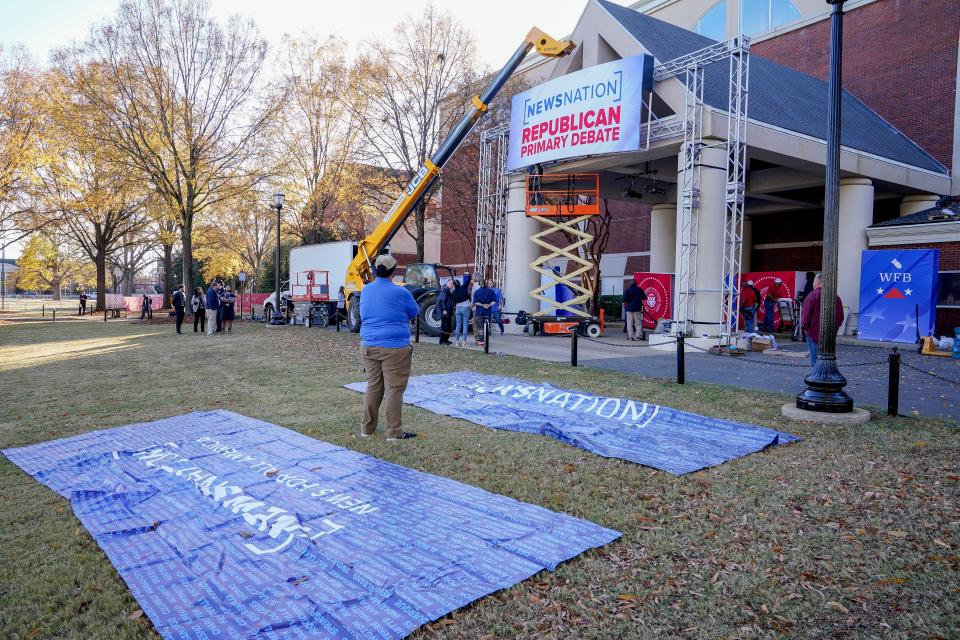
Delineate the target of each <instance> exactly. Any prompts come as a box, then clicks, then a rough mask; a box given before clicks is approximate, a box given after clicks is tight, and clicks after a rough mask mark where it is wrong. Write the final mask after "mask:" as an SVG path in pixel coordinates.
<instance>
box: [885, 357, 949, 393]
mask: <svg viewBox="0 0 960 640" xmlns="http://www.w3.org/2000/svg"><path fill="white" fill-rule="evenodd" d="M900 364H902V365H903V366H905V367H906V368H907V369H912V370H913V371H916V372H917V373H922V374H923V375H925V376H930V377H931V378H936V379H937V380H940V381H941V382H946V383H947V384H952V385H953V386H955V387H960V380H953V379H952V378H947V377H946V376H941V375H940V374H939V373H934V372H932V371H925V370H923V369H921V368H920V367H915V366H913V365H912V364H910V363H909V362H907V361H906V360H901V361H900Z"/></svg>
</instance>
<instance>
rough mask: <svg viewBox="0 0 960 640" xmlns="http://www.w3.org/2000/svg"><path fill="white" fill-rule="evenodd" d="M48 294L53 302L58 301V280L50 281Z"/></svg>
mask: <svg viewBox="0 0 960 640" xmlns="http://www.w3.org/2000/svg"><path fill="white" fill-rule="evenodd" d="M50 292H51V293H52V294H53V299H54V300H60V278H54V279H53V280H51V281H50Z"/></svg>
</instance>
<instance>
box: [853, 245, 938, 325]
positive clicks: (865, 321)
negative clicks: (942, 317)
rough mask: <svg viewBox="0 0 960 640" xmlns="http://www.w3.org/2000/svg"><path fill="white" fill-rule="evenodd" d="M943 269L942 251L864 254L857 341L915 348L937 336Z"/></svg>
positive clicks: (900, 250) (874, 251)
mask: <svg viewBox="0 0 960 640" xmlns="http://www.w3.org/2000/svg"><path fill="white" fill-rule="evenodd" d="M939 265H940V252H939V251H938V250H937V249H882V250H866V251H864V252H863V253H862V255H861V258H860V317H859V329H858V330H857V336H858V337H859V338H862V339H864V340H884V341H888V342H906V343H913V342H916V340H917V336H920V337H925V336H929V335H932V334H933V324H934V321H935V320H936V317H935V312H936V299H935V296H936V294H937V278H938V272H939V270H940V269H939Z"/></svg>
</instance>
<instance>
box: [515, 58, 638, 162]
mask: <svg viewBox="0 0 960 640" xmlns="http://www.w3.org/2000/svg"><path fill="white" fill-rule="evenodd" d="M652 88H653V57H652V56H649V55H640V56H633V57H630V58H624V59H622V60H614V61H613V62H607V63H605V64H601V65H597V66H595V67H589V68H587V69H584V70H582V71H576V72H574V73H571V74H568V75H565V76H561V77H559V78H556V79H554V80H550V81H549V82H544V83H543V84H541V85H539V86H536V87H534V88H533V89H530V90H529V91H524V92H523V93H520V94H517V95H515V96H514V97H513V103H512V105H511V109H510V147H509V151H508V155H507V168H508V169H510V170H513V169H519V168H521V167H527V166H530V165H532V164H537V163H540V162H546V161H548V160H560V159H562V158H570V157H573V156H585V155H592V154H598V153H614V152H617V151H636V150H637V149H639V148H640V117H641V115H642V113H643V96H644V95H645V94H647V93H649V92H650V91H651V90H652Z"/></svg>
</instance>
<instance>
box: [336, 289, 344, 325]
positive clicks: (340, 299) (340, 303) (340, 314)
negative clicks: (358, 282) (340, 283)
mask: <svg viewBox="0 0 960 640" xmlns="http://www.w3.org/2000/svg"><path fill="white" fill-rule="evenodd" d="M346 320H347V292H346V291H344V289H343V287H340V290H339V291H337V317H336V322H337V326H338V327H339V326H340V323H341V322H346Z"/></svg>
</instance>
